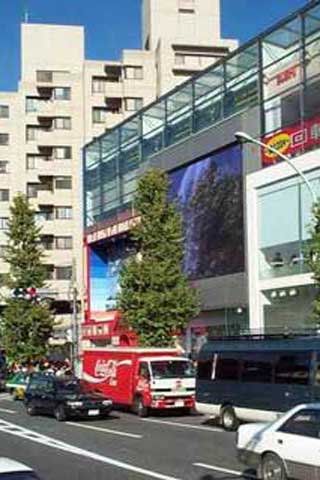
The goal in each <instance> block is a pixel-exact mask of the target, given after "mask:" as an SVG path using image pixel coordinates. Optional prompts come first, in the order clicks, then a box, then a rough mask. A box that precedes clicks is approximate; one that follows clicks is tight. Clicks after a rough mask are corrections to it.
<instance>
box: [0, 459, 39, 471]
mask: <svg viewBox="0 0 320 480" xmlns="http://www.w3.org/2000/svg"><path fill="white" fill-rule="evenodd" d="M32 471H33V470H32V468H30V467H27V465H24V464H23V463H20V462H17V461H16V460H12V459H11V458H5V457H0V474H1V473H14V472H32Z"/></svg>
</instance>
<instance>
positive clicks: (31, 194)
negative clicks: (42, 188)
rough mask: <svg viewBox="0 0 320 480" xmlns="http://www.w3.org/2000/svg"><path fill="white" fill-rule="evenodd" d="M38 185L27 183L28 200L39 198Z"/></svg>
mask: <svg viewBox="0 0 320 480" xmlns="http://www.w3.org/2000/svg"><path fill="white" fill-rule="evenodd" d="M38 189H39V184H38V183H27V197H28V198H37V196H38Z"/></svg>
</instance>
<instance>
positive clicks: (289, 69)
mask: <svg viewBox="0 0 320 480" xmlns="http://www.w3.org/2000/svg"><path fill="white" fill-rule="evenodd" d="M263 76H264V78H263V80H264V82H263V83H264V98H265V99H268V98H272V97H275V96H277V95H280V94H285V93H286V92H287V91H288V90H290V89H292V88H294V87H296V88H298V86H299V84H300V83H301V82H302V79H303V68H302V58H301V51H295V52H293V53H292V54H290V55H286V56H285V57H283V58H282V59H281V60H279V61H278V62H276V63H273V64H272V65H271V66H269V67H268V68H266V69H264V73H263Z"/></svg>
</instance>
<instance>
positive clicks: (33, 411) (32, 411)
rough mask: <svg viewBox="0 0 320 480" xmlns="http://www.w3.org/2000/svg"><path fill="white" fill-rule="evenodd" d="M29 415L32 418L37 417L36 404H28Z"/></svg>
mask: <svg viewBox="0 0 320 480" xmlns="http://www.w3.org/2000/svg"><path fill="white" fill-rule="evenodd" d="M27 414H28V415H30V416H31V417H34V416H35V415H37V408H36V406H35V404H34V402H28V403H27Z"/></svg>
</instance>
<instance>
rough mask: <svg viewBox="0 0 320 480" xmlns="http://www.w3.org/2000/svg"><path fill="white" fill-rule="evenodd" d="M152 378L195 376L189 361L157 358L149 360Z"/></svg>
mask: <svg viewBox="0 0 320 480" xmlns="http://www.w3.org/2000/svg"><path fill="white" fill-rule="evenodd" d="M151 369H152V375H153V377H154V378H174V377H180V378H192V377H194V376H195V371H194V368H193V366H192V364H191V362H189V361H187V360H157V361H154V362H151Z"/></svg>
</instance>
